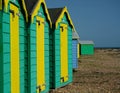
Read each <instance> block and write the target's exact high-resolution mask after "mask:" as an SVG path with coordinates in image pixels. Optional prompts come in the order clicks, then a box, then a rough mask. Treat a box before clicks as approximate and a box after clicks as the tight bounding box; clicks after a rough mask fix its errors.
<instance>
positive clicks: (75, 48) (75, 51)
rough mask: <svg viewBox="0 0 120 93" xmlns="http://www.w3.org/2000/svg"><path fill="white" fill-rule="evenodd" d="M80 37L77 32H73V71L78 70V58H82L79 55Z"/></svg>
mask: <svg viewBox="0 0 120 93" xmlns="http://www.w3.org/2000/svg"><path fill="white" fill-rule="evenodd" d="M78 39H79V35H78V33H77V32H76V30H75V31H73V32H72V62H73V69H76V68H78V58H80V55H79V42H78Z"/></svg>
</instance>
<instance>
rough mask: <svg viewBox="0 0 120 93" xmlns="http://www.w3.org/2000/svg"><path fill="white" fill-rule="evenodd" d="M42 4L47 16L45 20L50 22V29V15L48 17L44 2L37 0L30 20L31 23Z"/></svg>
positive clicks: (43, 0)
mask: <svg viewBox="0 0 120 93" xmlns="http://www.w3.org/2000/svg"><path fill="white" fill-rule="evenodd" d="M42 4H44V9H45V13H46V14H47V18H48V20H49V22H50V27H52V22H51V19H50V15H49V13H48V10H47V6H46V3H45V0H39V1H38V3H37V5H36V7H35V9H34V11H33V13H32V16H31V20H32V22H33V20H34V17H35V16H36V15H37V14H38V11H39V9H40V6H41V5H42Z"/></svg>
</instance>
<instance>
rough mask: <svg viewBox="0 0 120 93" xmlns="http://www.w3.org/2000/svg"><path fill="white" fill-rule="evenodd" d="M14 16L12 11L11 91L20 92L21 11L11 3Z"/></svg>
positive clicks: (12, 92)
mask: <svg viewBox="0 0 120 93" xmlns="http://www.w3.org/2000/svg"><path fill="white" fill-rule="evenodd" d="M10 9H11V10H13V11H14V16H13V14H12V13H10V55H11V58H10V59H11V63H10V65H11V75H10V76H11V93H19V92H20V70H19V69H20V67H19V65H20V63H19V17H18V16H17V15H16V14H17V13H19V10H18V8H17V7H16V6H15V5H13V4H10Z"/></svg>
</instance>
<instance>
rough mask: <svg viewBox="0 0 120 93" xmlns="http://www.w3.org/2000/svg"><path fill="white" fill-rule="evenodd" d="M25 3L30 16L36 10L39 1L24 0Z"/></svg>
mask: <svg viewBox="0 0 120 93" xmlns="http://www.w3.org/2000/svg"><path fill="white" fill-rule="evenodd" d="M24 1H25V5H26V10H27V12H28V15H30V14H31V13H32V11H33V10H34V8H35V6H36V4H37V3H38V0H24Z"/></svg>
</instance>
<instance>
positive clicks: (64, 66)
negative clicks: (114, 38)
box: [60, 24, 68, 82]
mask: <svg viewBox="0 0 120 93" xmlns="http://www.w3.org/2000/svg"><path fill="white" fill-rule="evenodd" d="M67 33H68V31H67V25H66V24H61V25H60V48H61V55H60V57H61V82H66V81H67V80H68V37H67Z"/></svg>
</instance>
